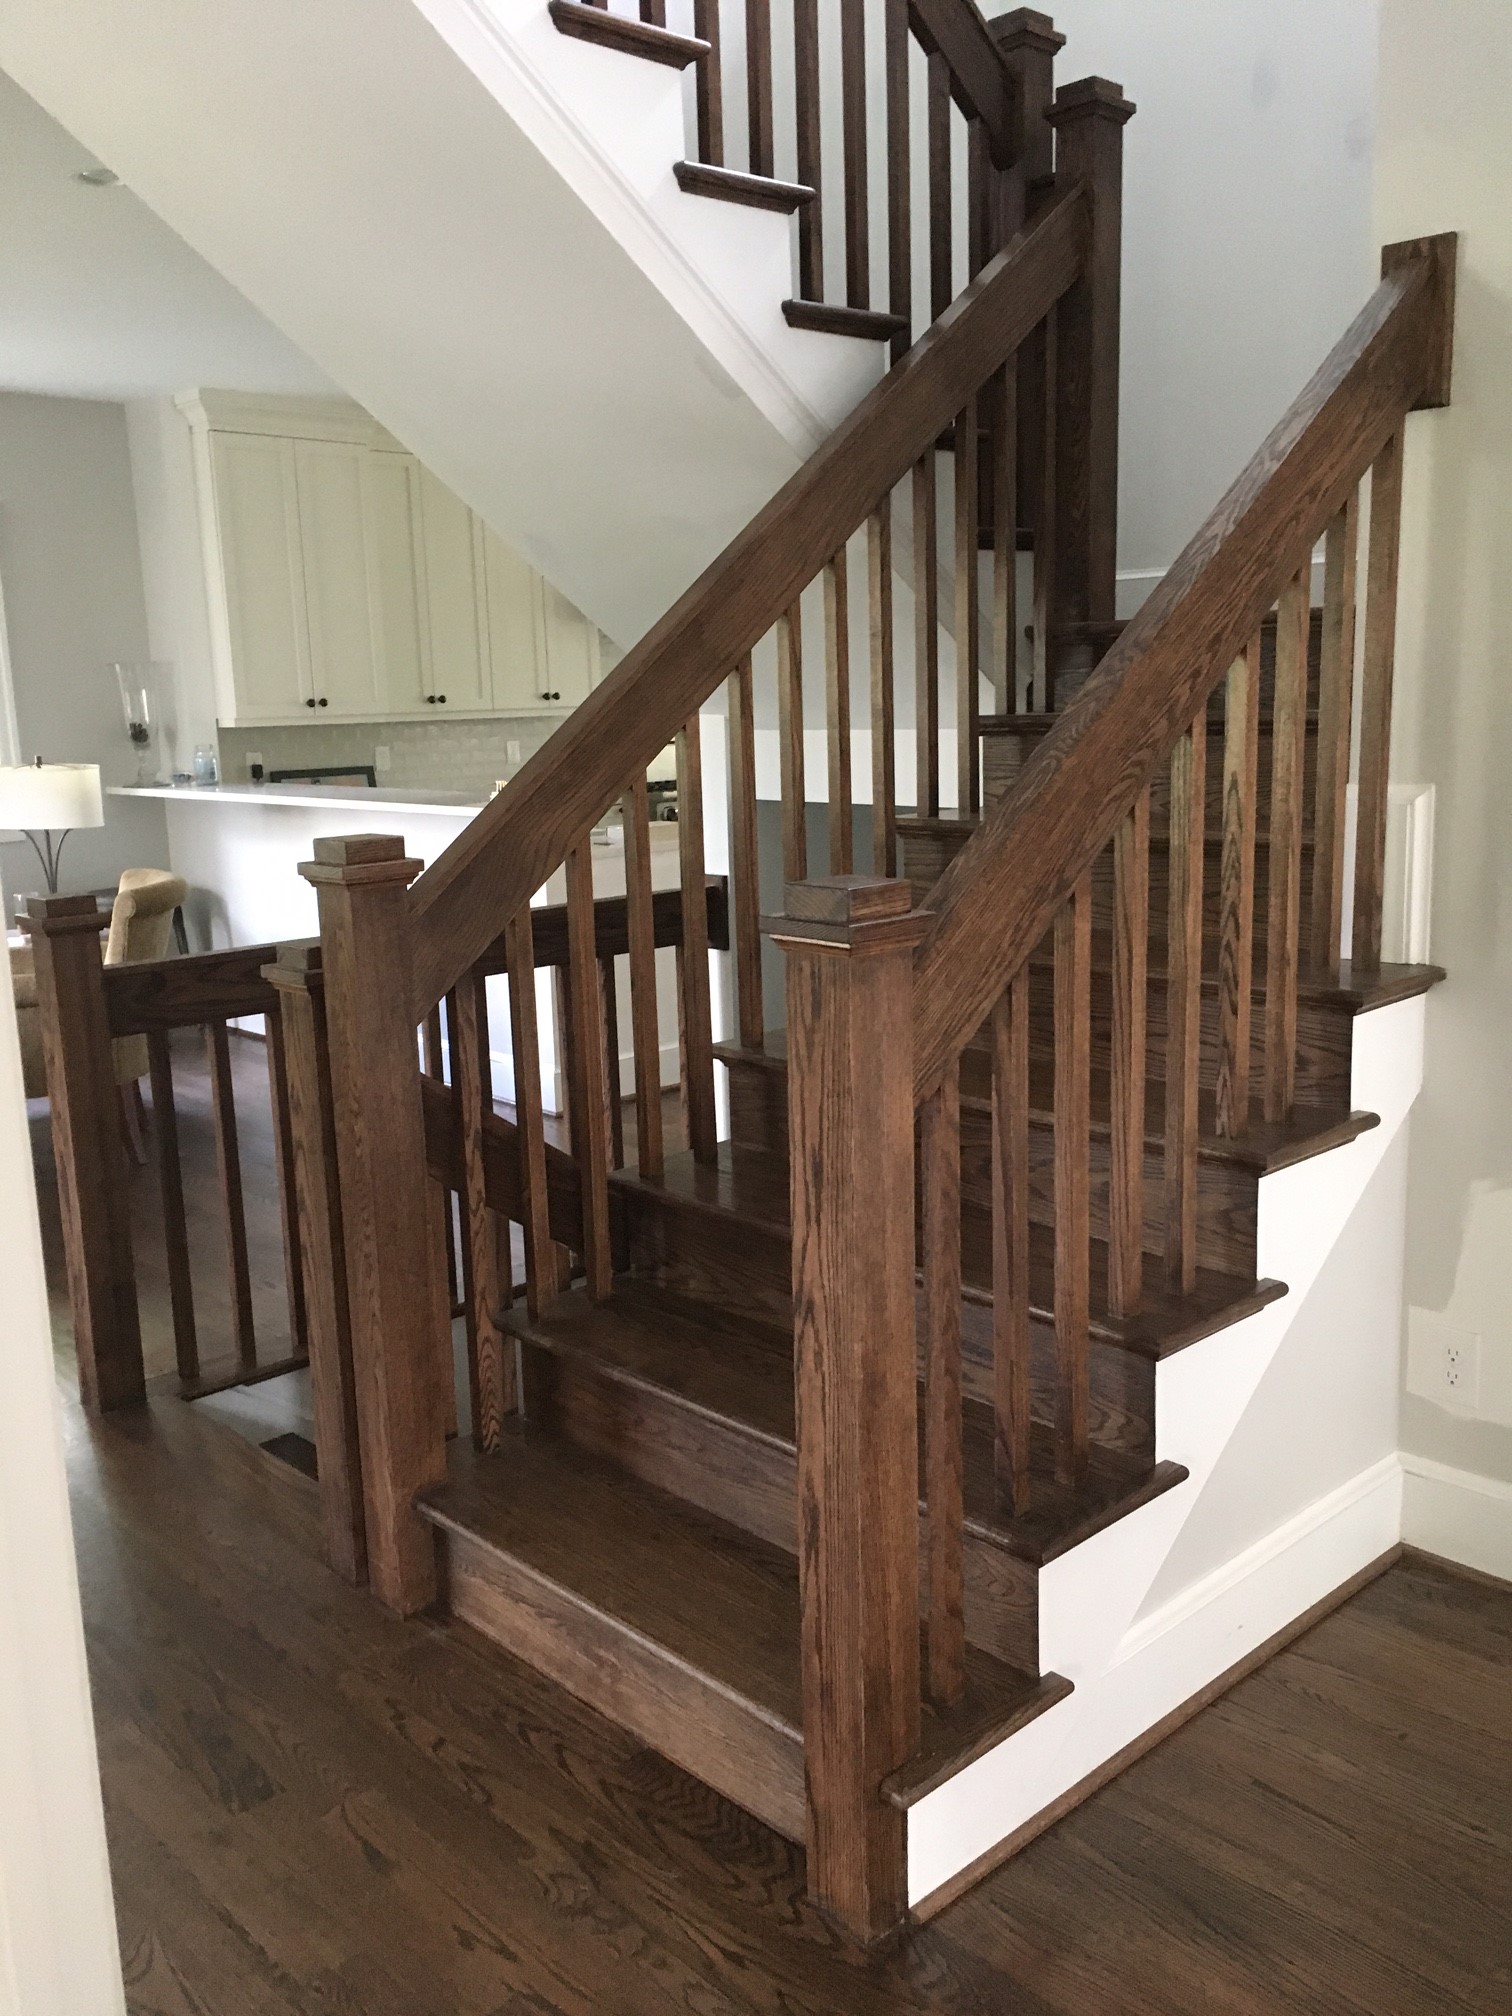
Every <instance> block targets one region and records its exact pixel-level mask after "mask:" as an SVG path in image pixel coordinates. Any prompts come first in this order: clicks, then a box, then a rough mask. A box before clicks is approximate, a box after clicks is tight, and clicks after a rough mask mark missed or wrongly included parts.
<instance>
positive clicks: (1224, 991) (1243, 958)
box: [1214, 637, 1275, 1141]
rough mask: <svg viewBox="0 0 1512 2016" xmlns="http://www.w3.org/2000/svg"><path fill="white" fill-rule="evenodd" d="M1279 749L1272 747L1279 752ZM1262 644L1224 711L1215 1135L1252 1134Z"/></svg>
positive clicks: (1236, 669)
mask: <svg viewBox="0 0 1512 2016" xmlns="http://www.w3.org/2000/svg"><path fill="white" fill-rule="evenodd" d="M1274 746H1275V745H1274V743H1273V744H1272V747H1274ZM1259 759H1260V640H1259V638H1258V637H1256V638H1255V639H1254V640H1253V642H1252V643H1251V644H1250V645H1249V647H1248V648H1247V650H1246V651H1245V653H1244V655H1243V656H1242V657H1240V658H1236V659H1235V660H1234V662H1233V664H1232V665H1231V666H1230V667H1229V671H1228V682H1227V689H1226V692H1225V696H1224V705H1223V813H1222V816H1223V849H1222V854H1221V856H1220V859H1219V868H1218V1071H1217V1077H1216V1080H1215V1083H1216V1087H1217V1092H1216V1097H1215V1102H1214V1103H1215V1108H1216V1121H1215V1124H1216V1127H1217V1131H1218V1132H1219V1134H1221V1135H1223V1136H1224V1137H1225V1138H1226V1139H1227V1140H1230V1141H1237V1140H1238V1139H1239V1137H1240V1136H1241V1135H1242V1134H1243V1133H1244V1132H1245V1130H1246V1128H1247V1127H1248V1126H1249V1106H1250V1007H1251V1003H1252V999H1253V995H1254V984H1255V949H1254V948H1255V931H1254V926H1255V807H1256V800H1257V798H1258V796H1259V783H1258V777H1259Z"/></svg>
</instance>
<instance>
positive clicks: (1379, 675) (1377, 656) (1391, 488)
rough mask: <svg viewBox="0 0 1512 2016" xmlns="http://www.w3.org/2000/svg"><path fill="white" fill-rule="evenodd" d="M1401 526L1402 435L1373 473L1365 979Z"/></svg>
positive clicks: (1355, 958)
mask: <svg viewBox="0 0 1512 2016" xmlns="http://www.w3.org/2000/svg"><path fill="white" fill-rule="evenodd" d="M1401 519H1402V436H1401V433H1400V432H1396V433H1393V434H1392V435H1391V436H1390V438H1389V439H1388V440H1387V441H1386V443H1385V444H1384V446H1383V447H1382V449H1381V452H1380V454H1379V455H1378V456H1377V457H1376V459H1375V462H1374V463H1373V465H1372V467H1371V471H1370V532H1369V542H1370V543H1369V550H1368V556H1367V561H1366V578H1365V660H1364V670H1363V672H1362V675H1361V683H1360V727H1359V744H1360V771H1359V810H1358V814H1357V817H1356V825H1355V879H1354V926H1353V937H1352V940H1351V944H1350V963H1351V965H1352V966H1353V967H1354V968H1355V969H1356V970H1357V971H1360V972H1366V973H1369V972H1373V971H1374V970H1375V969H1376V968H1377V967H1378V966H1379V965H1380V963H1381V911H1382V904H1383V901H1384V897H1385V883H1386V809H1387V803H1388V784H1389V773H1390V768H1391V685H1392V674H1393V669H1394V666H1395V662H1396V616H1397V607H1396V603H1397V565H1398V551H1399V545H1400V538H1401Z"/></svg>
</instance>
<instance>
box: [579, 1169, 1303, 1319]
mask: <svg viewBox="0 0 1512 2016" xmlns="http://www.w3.org/2000/svg"><path fill="white" fill-rule="evenodd" d="M611 1180H612V1182H613V1183H614V1184H616V1185H617V1186H619V1187H620V1188H622V1189H623V1190H626V1191H628V1192H630V1193H632V1194H633V1193H636V1192H639V1193H641V1194H642V1195H644V1196H646V1197H648V1198H651V1199H665V1200H667V1201H669V1202H671V1203H673V1204H675V1205H679V1206H682V1207H684V1208H688V1209H692V1210H696V1211H702V1212H706V1213H709V1214H711V1215H713V1216H716V1217H722V1218H723V1217H732V1218H738V1219H740V1220H741V1221H742V1222H743V1223H745V1224H747V1225H753V1226H756V1227H758V1228H760V1229H762V1230H765V1231H767V1232H769V1233H771V1234H772V1235H773V1236H775V1237H779V1238H787V1237H789V1236H790V1226H789V1219H788V1171H787V1161H786V1158H785V1157H783V1156H780V1155H775V1154H773V1153H771V1152H770V1151H769V1150H767V1149H764V1148H749V1147H746V1146H744V1145H743V1144H741V1143H737V1142H732V1141H722V1142H721V1143H720V1144H719V1151H718V1154H717V1157H716V1159H715V1160H714V1161H713V1162H697V1161H695V1160H694V1158H693V1157H692V1155H690V1154H689V1153H688V1152H687V1151H686V1150H683V1151H681V1152H679V1153H677V1154H674V1155H669V1156H668V1157H667V1158H666V1167H665V1169H664V1171H663V1173H662V1175H661V1176H659V1177H646V1176H642V1175H640V1174H639V1173H638V1172H637V1171H635V1170H632V1169H620V1170H616V1171H615V1172H614V1175H613V1177H612V1179H611ZM985 1216H986V1214H985V1213H983V1212H981V1211H979V1210H977V1209H976V1208H975V1207H974V1206H973V1205H972V1204H971V1203H970V1202H969V1201H968V1202H967V1203H965V1204H964V1205H963V1207H962V1253H961V1260H962V1273H963V1278H964V1284H965V1288H966V1292H967V1295H968V1297H969V1298H970V1299H973V1300H978V1301H980V1300H984V1299H986V1298H987V1297H988V1295H989V1293H990V1288H991V1280H992V1272H991V1258H990V1249H989V1245H988V1228H987V1226H986V1224H985V1222H984V1220H985ZM1029 1242H1030V1279H1029V1295H1030V1311H1031V1314H1032V1315H1033V1316H1034V1317H1035V1318H1036V1319H1038V1320H1039V1321H1042V1322H1048V1321H1051V1320H1052V1319H1053V1311H1054V1295H1053V1283H1054V1233H1053V1232H1052V1231H1051V1229H1050V1228H1049V1227H1048V1226H1039V1225H1031V1226H1030V1228H1029ZM1090 1247H1091V1277H1092V1307H1091V1331H1092V1335H1093V1336H1094V1337H1096V1338H1098V1339H1100V1340H1101V1341H1103V1342H1104V1343H1109V1344H1115V1345H1118V1346H1120V1347H1121V1348H1122V1349H1124V1350H1129V1351H1135V1352H1138V1353H1139V1355H1140V1356H1141V1357H1146V1358H1166V1357H1170V1356H1171V1355H1172V1354H1173V1353H1174V1352H1177V1351H1181V1350H1184V1349H1185V1348H1186V1347H1187V1346H1188V1345H1189V1344H1195V1343H1198V1342H1199V1341H1200V1340H1201V1339H1202V1338H1204V1337H1210V1336H1212V1335H1213V1333H1214V1332H1215V1331H1217V1330H1222V1329H1226V1328H1227V1327H1228V1326H1229V1325H1230V1324H1231V1323H1237V1322H1240V1321H1241V1320H1242V1319H1243V1318H1244V1317H1246V1316H1251V1315H1253V1314H1254V1312H1255V1311H1256V1310H1257V1309H1263V1308H1264V1307H1265V1306H1266V1304H1267V1303H1270V1302H1275V1301H1278V1300H1279V1299H1280V1298H1281V1296H1283V1295H1284V1294H1285V1293H1286V1285H1285V1283H1284V1282H1281V1281H1272V1280H1268V1279H1256V1278H1254V1277H1249V1278H1244V1277H1241V1276H1238V1275H1231V1274H1221V1273H1217V1272H1215V1271H1214V1270H1212V1269H1210V1268H1199V1269H1198V1270H1197V1281H1196V1286H1195V1287H1194V1289H1193V1290H1192V1292H1191V1293H1190V1294H1189V1295H1182V1294H1179V1293H1177V1292H1176V1291H1174V1290H1172V1289H1171V1288H1170V1287H1169V1286H1167V1284H1166V1283H1165V1281H1164V1280H1163V1278H1162V1275H1161V1267H1160V1262H1159V1260H1158V1259H1157V1258H1156V1257H1155V1256H1154V1255H1149V1254H1147V1255H1146V1256H1145V1287H1144V1294H1143V1297H1142V1301H1141V1308H1140V1313H1139V1314H1138V1315H1137V1316H1129V1317H1115V1316H1110V1315H1109V1314H1108V1297H1107V1281H1108V1249H1107V1244H1106V1242H1105V1241H1103V1240H1100V1239H1093V1240H1092V1241H1091V1242H1090Z"/></svg>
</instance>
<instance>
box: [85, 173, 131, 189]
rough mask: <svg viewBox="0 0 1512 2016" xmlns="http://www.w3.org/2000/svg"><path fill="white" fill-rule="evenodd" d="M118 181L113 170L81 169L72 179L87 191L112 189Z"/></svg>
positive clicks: (118, 177) (117, 176)
mask: <svg viewBox="0 0 1512 2016" xmlns="http://www.w3.org/2000/svg"><path fill="white" fill-rule="evenodd" d="M120 179H121V178H120V176H119V175H117V173H116V172H115V170H114V169H113V168H81V169H80V170H79V172H78V174H77V175H75V177H74V180H75V182H82V183H83V184H84V185H85V187H86V188H89V189H114V187H115V186H116V184H117V183H118V182H119V181H120Z"/></svg>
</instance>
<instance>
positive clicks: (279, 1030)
mask: <svg viewBox="0 0 1512 2016" xmlns="http://www.w3.org/2000/svg"><path fill="white" fill-rule="evenodd" d="M263 1027H264V1031H265V1040H266V1042H267V1046H268V1107H269V1114H270V1117H271V1120H272V1125H273V1166H274V1170H275V1172H276V1174H277V1178H278V1216H279V1226H280V1229H281V1231H282V1233H283V1249H284V1293H285V1296H286V1298H287V1301H288V1305H289V1343H290V1346H291V1352H292V1355H293V1356H294V1357H296V1358H298V1357H302V1356H304V1355H305V1354H306V1353H308V1351H309V1348H310V1345H309V1325H308V1320H307V1317H306V1313H305V1285H304V1263H303V1259H302V1256H301V1254H300V1250H299V1239H300V1234H299V1203H298V1199H297V1198H296V1196H295V1192H294V1143H293V1140H292V1137H291V1131H290V1122H289V1073H288V1062H287V1059H286V1057H285V1055H284V1032H283V1024H282V1022H281V1021H280V1019H279V1015H278V1012H277V1011H275V1012H274V1013H273V1014H272V1015H269V1016H268V1017H267V1019H266V1021H265V1022H264V1025H263Z"/></svg>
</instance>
